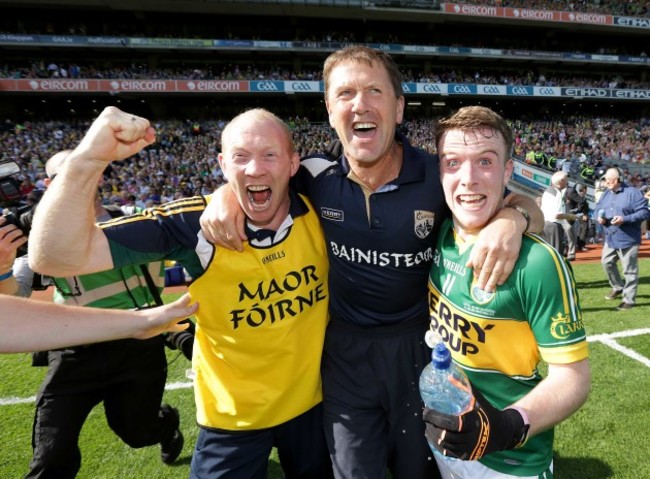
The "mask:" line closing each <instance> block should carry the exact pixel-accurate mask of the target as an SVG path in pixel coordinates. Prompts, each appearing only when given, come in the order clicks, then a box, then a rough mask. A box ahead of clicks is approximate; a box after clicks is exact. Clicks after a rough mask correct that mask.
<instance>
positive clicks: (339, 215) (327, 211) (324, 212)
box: [320, 207, 343, 221]
mask: <svg viewBox="0 0 650 479" xmlns="http://www.w3.org/2000/svg"><path fill="white" fill-rule="evenodd" d="M320 216H321V218H323V219H326V220H332V221H343V211H341V210H335V209H332V208H325V207H322V208H321V209H320Z"/></svg>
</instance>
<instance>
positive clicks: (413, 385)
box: [322, 317, 440, 479]
mask: <svg viewBox="0 0 650 479" xmlns="http://www.w3.org/2000/svg"><path fill="white" fill-rule="evenodd" d="M428 325H429V321H428V317H424V318H418V319H414V320H411V321H406V322H403V323H399V324H396V325H389V326H380V327H373V328H362V327H358V326H354V325H352V324H350V323H345V322H342V321H339V320H337V319H336V318H332V320H330V323H329V325H328V327H327V334H326V335H325V347H324V350H323V361H322V377H323V396H324V397H323V407H324V422H325V435H326V436H327V441H328V442H329V448H330V451H331V456H332V462H333V464H334V472H335V476H336V477H337V478H341V479H350V478H354V479H383V478H385V477H386V476H387V474H386V470H387V469H388V470H390V472H391V473H392V476H393V477H396V478H400V479H401V478H408V479H436V478H439V477H440V475H439V472H438V468H437V467H436V462H435V460H434V458H433V453H432V452H431V449H429V445H428V444H427V441H426V438H425V436H424V421H423V420H422V409H423V404H422V400H421V399H420V392H419V389H418V382H419V378H420V373H421V372H422V369H424V366H425V365H427V364H428V363H429V361H430V360H431V359H430V358H431V349H429V347H428V346H427V345H426V344H425V343H424V333H425V332H426V330H427V328H428Z"/></svg>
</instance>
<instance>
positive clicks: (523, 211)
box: [506, 205, 530, 233]
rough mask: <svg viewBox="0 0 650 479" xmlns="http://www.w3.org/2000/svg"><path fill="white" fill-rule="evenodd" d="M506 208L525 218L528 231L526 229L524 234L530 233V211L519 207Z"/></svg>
mask: <svg viewBox="0 0 650 479" xmlns="http://www.w3.org/2000/svg"><path fill="white" fill-rule="evenodd" d="M506 208H512V209H513V210H516V211H518V212H519V213H520V214H521V216H523V217H524V219H525V220H526V229H524V233H525V232H526V231H528V228H530V215H529V214H528V210H527V209H526V208H522V207H521V206H519V205H506Z"/></svg>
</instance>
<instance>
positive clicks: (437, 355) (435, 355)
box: [431, 342, 451, 369]
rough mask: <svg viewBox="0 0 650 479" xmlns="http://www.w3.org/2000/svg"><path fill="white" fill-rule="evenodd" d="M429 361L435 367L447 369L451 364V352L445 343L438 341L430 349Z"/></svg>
mask: <svg viewBox="0 0 650 479" xmlns="http://www.w3.org/2000/svg"><path fill="white" fill-rule="evenodd" d="M431 363H432V364H433V367H434V368H436V369H449V366H451V353H450V352H449V349H447V346H445V343H442V342H440V343H438V344H436V347H435V348H433V351H431Z"/></svg>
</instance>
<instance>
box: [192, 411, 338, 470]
mask: <svg viewBox="0 0 650 479" xmlns="http://www.w3.org/2000/svg"><path fill="white" fill-rule="evenodd" d="M273 447H276V448H277V449H278V457H279V459H280V465H281V466H282V469H283V470H284V474H285V478H286V479H298V478H301V479H302V478H304V479H308V478H309V479H312V478H313V479H331V478H332V477H333V475H332V465H331V462H330V458H329V454H328V452H327V444H326V442H325V435H324V431H323V407H322V404H319V405H317V406H314V407H313V408H311V409H310V410H309V411H307V412H305V413H303V414H301V415H300V416H298V417H296V418H294V419H291V420H290V421H287V422H285V423H283V424H280V425H278V426H275V427H271V428H268V429H256V430H251V431H226V430H223V429H211V428H206V427H201V428H200V431H199V437H198V439H197V441H196V447H195V449H194V454H193V456H192V467H191V470H190V479H218V478H232V479H240V478H244V477H245V478H247V479H266V477H267V468H268V462H269V455H270V454H271V449H272V448H273Z"/></svg>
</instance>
